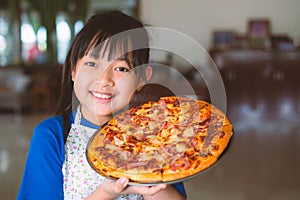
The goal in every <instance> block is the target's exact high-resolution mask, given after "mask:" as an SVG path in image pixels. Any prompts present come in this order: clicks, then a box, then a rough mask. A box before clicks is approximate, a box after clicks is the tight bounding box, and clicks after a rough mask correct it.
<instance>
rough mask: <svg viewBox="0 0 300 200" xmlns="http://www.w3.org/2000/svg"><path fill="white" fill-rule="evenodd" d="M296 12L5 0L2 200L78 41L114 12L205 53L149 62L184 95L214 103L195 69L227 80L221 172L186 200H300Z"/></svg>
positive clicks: (241, 0) (260, 5) (273, 1)
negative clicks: (86, 27)
mask: <svg viewBox="0 0 300 200" xmlns="http://www.w3.org/2000/svg"><path fill="white" fill-rule="evenodd" d="M299 8H300V1H298V0H264V1H260V0H252V1H247V0H226V1H220V0H187V1H180V0H164V1H159V0H151V1H146V0H86V1H81V0H52V1H50V2H49V1H46V0H0V194H1V198H2V199H15V198H16V195H17V192H18V188H19V184H20V181H21V178H22V173H23V167H24V164H25V160H26V155H27V150H28V147H29V143H30V138H31V136H32V131H33V127H34V126H35V125H36V124H37V123H38V122H39V121H41V120H42V119H44V118H46V117H49V116H51V115H52V114H53V113H54V111H55V106H56V104H57V100H58V95H59V94H58V89H59V81H60V75H59V71H60V69H61V66H62V64H63V62H64V59H65V55H66V51H67V50H68V48H69V45H70V42H71V40H72V38H73V37H74V35H76V33H77V32H78V31H79V30H80V29H81V28H82V26H83V24H84V22H85V21H86V19H87V18H89V17H90V16H91V15H93V14H95V13H101V12H104V11H107V10H112V9H117V10H121V11H123V12H125V13H127V14H129V15H132V16H133V17H135V18H137V19H140V20H142V21H143V22H144V23H146V24H149V25H152V26H158V27H163V28H168V29H172V30H175V31H178V32H181V33H183V34H185V35H186V36H187V37H189V38H190V39H191V40H193V41H195V42H196V43H198V44H200V45H202V47H203V50H204V51H205V52H206V53H203V52H202V53H198V52H195V49H194V48H193V47H192V46H191V47H190V46H189V44H188V43H184V42H182V41H180V40H174V41H173V40H169V41H165V42H167V43H168V42H169V43H170V45H173V46H174V44H176V45H177V46H178V47H181V48H182V49H184V51H185V53H186V54H188V55H189V60H188V61H187V60H186V59H185V58H184V57H182V56H180V55H177V54H174V53H172V52H168V51H156V52H154V53H153V57H152V60H151V62H153V63H159V64H163V65H166V66H170V67H171V68H172V69H175V70H176V71H177V72H179V73H180V74H182V75H183V76H184V78H185V79H186V80H188V82H189V83H190V85H191V86H192V88H193V89H194V90H193V92H192V94H191V93H189V92H187V90H186V88H185V86H184V84H180V83H181V82H180V80H179V79H178V77H177V76H176V74H173V75H174V77H172V78H168V79H169V81H171V83H173V84H174V85H176V86H177V87H178V90H177V92H178V93H179V94H181V95H193V96H196V97H197V98H199V99H204V100H207V101H211V96H210V92H209V91H208V88H207V85H206V84H207V83H206V82H205V81H204V78H205V77H203V76H201V74H200V75H199V73H198V72H197V70H195V66H197V67H200V68H209V67H217V69H218V72H219V73H220V75H221V77H222V79H223V83H224V88H225V92H226V99H227V102H226V110H224V111H226V114H227V116H228V117H229V118H230V120H231V122H232V123H233V125H234V138H233V141H232V143H231V145H230V146H229V148H228V151H227V152H226V154H225V155H224V156H223V157H222V158H221V160H220V163H219V164H218V165H216V166H215V167H214V168H212V169H211V170H209V171H208V172H206V173H204V174H200V175H199V176H197V177H196V178H193V179H190V180H187V181H185V186H186V190H187V193H188V197H189V198H188V199H191V200H198V199H207V200H214V199H230V200H248V199H249V200H250V199H251V200H252V199H258V200H260V199H262V200H282V199H288V200H296V199H298V198H299V196H300V172H299V169H300V117H299V114H300V113H299V111H300V98H299V95H300V80H299V76H300V26H299V20H300V12H299ZM191 63H193V64H191ZM166 73H169V71H168V72H166ZM154 75H155V74H154ZM160 75H161V74H160ZM170 75H171V76H172V74H168V77H169V76H170ZM154 78H157V79H159V78H162V79H164V78H163V77H160V76H158V75H157V76H156V77H154ZM178 80H179V81H178ZM211 81H212V82H213V81H214V80H211ZM158 91H159V90H157V89H154V90H152V95H153V96H155V95H157V94H156V93H157V92H158Z"/></svg>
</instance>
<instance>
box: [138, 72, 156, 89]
mask: <svg viewBox="0 0 300 200" xmlns="http://www.w3.org/2000/svg"><path fill="white" fill-rule="evenodd" d="M152 74H153V69H152V67H150V66H147V67H146V68H145V78H146V79H141V80H140V82H139V86H138V88H137V91H140V90H141V89H142V88H143V86H144V85H145V84H146V83H147V82H148V81H149V80H150V79H151V77H152Z"/></svg>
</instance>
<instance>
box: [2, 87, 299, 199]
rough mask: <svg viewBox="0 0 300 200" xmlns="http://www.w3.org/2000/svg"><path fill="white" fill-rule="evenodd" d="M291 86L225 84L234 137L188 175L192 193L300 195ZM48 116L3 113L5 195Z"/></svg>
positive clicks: (14, 186) (10, 193)
mask: <svg viewBox="0 0 300 200" xmlns="http://www.w3.org/2000/svg"><path fill="white" fill-rule="evenodd" d="M239 87H240V88H244V87H243V86H241V85H239ZM289 88H292V87H286V88H285V89H284V90H282V91H278V90H275V89H274V90H266V91H263V92H261V93H260V94H258V93H255V92H254V91H253V90H251V89H249V90H245V88H244V89H242V90H240V91H238V90H236V88H230V87H228V88H226V90H227V92H228V93H227V95H228V112H227V113H228V116H229V118H230V119H231V121H232V123H233V125H234V137H233V140H232V142H231V145H230V146H229V148H228V149H227V151H226V153H225V154H224V155H223V156H222V157H221V159H220V161H219V163H218V164H217V165H215V166H214V167H213V168H211V169H210V170H209V171H207V172H206V173H203V174H200V175H199V176H197V177H194V178H192V179H189V180H187V181H185V187H186V190H187V193H188V199H190V200H198V199H203V200H220V199H222V200H253V199H255V200H283V199H287V200H296V199H299V197H300V112H299V111H300V109H299V108H300V107H299V106H298V105H299V104H298V103H297V102H299V100H298V98H297V96H296V95H295V93H294V91H293V90H289ZM243 91H244V92H243ZM245 91H247V92H245ZM253 97H254V98H253ZM47 116H48V115H47V114H29V113H24V115H23V118H22V121H19V120H18V121H14V120H13V116H12V115H11V114H9V113H5V114H1V113H0V127H1V128H0V194H1V199H6V200H11V199H15V197H16V194H17V191H18V187H19V184H20V181H21V176H22V171H23V166H24V163H25V159H26V154H27V149H28V146H29V141H30V137H31V134H32V129H33V127H34V126H35V124H36V123H37V122H38V121H40V120H42V119H43V118H45V117H47Z"/></svg>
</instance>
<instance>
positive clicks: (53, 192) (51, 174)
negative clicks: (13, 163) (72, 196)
mask: <svg viewBox="0 0 300 200" xmlns="http://www.w3.org/2000/svg"><path fill="white" fill-rule="evenodd" d="M60 129H61V126H60V125H59V120H56V119H55V120H52V119H51V120H46V121H44V122H42V123H41V124H39V125H38V126H37V127H36V128H35V129H34V133H33V136H32V139H31V143H30V148H29V151H28V156H27V161H26V165H25V170H24V175H23V178H22V182H21V186H20V189H19V194H18V197H17V199H18V200H22V199H30V200H40V199H43V200H48V199H49V200H50V199H51V200H52V199H55V200H63V198H64V197H63V175H62V170H61V168H62V164H63V160H64V149H63V148H64V141H63V136H62V134H61V131H62V130H60Z"/></svg>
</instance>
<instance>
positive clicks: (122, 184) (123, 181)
mask: <svg viewBox="0 0 300 200" xmlns="http://www.w3.org/2000/svg"><path fill="white" fill-rule="evenodd" d="M128 182H129V180H128V178H126V177H121V178H119V179H118V180H117V181H116V183H115V188H114V190H115V193H121V192H122V191H123V190H124V189H125V188H126V186H127V184H128Z"/></svg>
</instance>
